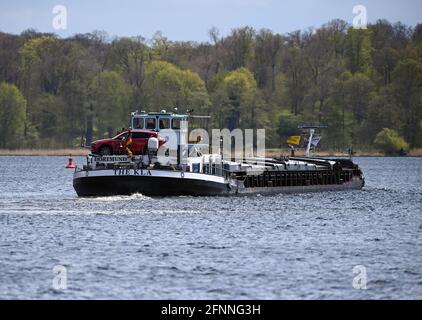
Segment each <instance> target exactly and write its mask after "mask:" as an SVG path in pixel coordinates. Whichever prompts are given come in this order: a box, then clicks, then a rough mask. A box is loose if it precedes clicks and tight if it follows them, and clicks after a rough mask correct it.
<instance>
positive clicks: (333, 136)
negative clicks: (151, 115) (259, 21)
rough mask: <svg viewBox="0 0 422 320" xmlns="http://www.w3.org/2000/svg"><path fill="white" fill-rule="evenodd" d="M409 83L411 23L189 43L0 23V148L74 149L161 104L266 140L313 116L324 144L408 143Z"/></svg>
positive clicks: (420, 36)
mask: <svg viewBox="0 0 422 320" xmlns="http://www.w3.org/2000/svg"><path fill="white" fill-rule="evenodd" d="M421 86H422V24H418V25H417V26H415V27H409V26H406V25H404V24H402V23H396V24H391V23H390V22H388V21H386V20H379V21H377V22H376V23H374V24H371V25H369V26H368V28H367V29H354V28H353V27H351V26H350V25H349V24H348V23H346V22H345V21H342V20H333V21H331V22H329V23H327V24H325V25H323V26H321V27H320V28H318V29H309V30H306V31H295V32H291V33H288V34H277V33H274V32H272V31H271V30H267V29H261V30H254V29H253V28H251V27H243V28H237V29H234V30H232V31H231V33H230V34H228V35H226V36H221V35H220V33H219V31H218V30H217V29H216V28H212V29H211V30H210V31H209V41H206V42H201V43H197V42H189V41H188V42H186V41H183V42H182V41H171V40H169V39H168V38H166V37H165V36H164V35H163V34H162V33H160V32H157V33H156V34H155V35H154V37H153V38H152V39H150V40H147V39H145V38H143V37H141V36H137V37H118V38H117V37H116V38H110V37H109V36H108V35H107V34H106V33H105V32H101V31H95V32H92V33H87V34H76V35H74V36H72V37H69V38H65V39H62V38H59V37H58V36H56V35H54V34H49V33H39V32H36V31H34V30H26V31H24V32H22V33H21V34H20V35H14V34H8V33H0V148H22V147H39V148H59V147H75V146H79V145H80V144H81V141H84V140H86V141H87V142H88V143H89V142H90V141H92V140H93V139H98V138H103V137H109V136H112V135H113V134H114V133H115V132H116V130H117V129H119V128H122V127H125V126H127V125H128V123H129V114H130V112H131V111H134V110H139V111H140V110H146V111H159V110H162V109H166V110H168V111H171V110H173V108H178V111H179V112H186V110H187V109H194V110H195V111H194V114H200V115H210V116H211V117H212V118H211V119H212V120H211V125H210V126H211V127H213V128H229V129H234V128H241V129H246V128H251V129H257V128H265V129H266V138H267V146H269V147H280V146H285V140H286V138H287V137H288V136H291V135H297V134H300V131H298V130H299V129H298V126H299V125H301V124H308V125H310V124H312V125H318V124H323V125H328V126H329V127H328V129H325V130H324V131H323V140H322V147H323V148H325V149H331V150H338V151H341V150H344V149H346V148H347V146H350V145H353V146H354V148H355V149H361V150H365V149H367V150H370V149H374V148H377V147H378V148H387V147H388V148H392V145H394V147H393V150H396V149H398V148H401V149H403V148H404V149H408V148H418V147H422V88H421ZM385 145H387V147H386V146H385Z"/></svg>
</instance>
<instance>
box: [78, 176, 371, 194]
mask: <svg viewBox="0 0 422 320" xmlns="http://www.w3.org/2000/svg"><path fill="white" fill-rule="evenodd" d="M363 186H364V180H363V179H358V178H355V179H353V180H351V181H349V182H346V183H343V184H334V185H311V186H286V187H257V188H245V187H243V186H239V188H237V187H235V186H230V185H229V184H227V183H218V182H213V181H206V180H197V179H186V178H183V179H178V178H168V177H150V176H102V177H79V178H75V179H74V180H73V187H74V188H75V191H76V193H77V194H78V196H80V197H103V196H114V195H132V194H135V193H139V194H143V195H146V196H150V197H166V196H229V195H251V194H282V193H308V192H327V191H345V190H360V189H362V188H363Z"/></svg>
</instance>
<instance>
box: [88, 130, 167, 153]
mask: <svg viewBox="0 0 422 320" xmlns="http://www.w3.org/2000/svg"><path fill="white" fill-rule="evenodd" d="M129 134H130V135H131V138H132V145H131V148H130V149H131V151H132V152H133V154H134V155H139V154H146V151H147V148H148V139H149V138H151V137H154V138H157V139H158V142H159V146H160V147H161V146H162V145H163V144H164V143H165V142H166V140H165V139H164V138H163V137H161V136H159V135H158V133H157V132H155V131H147V130H130V131H124V132H122V133H120V134H118V135H117V136H115V137H114V138H109V139H102V140H97V141H94V142H93V143H92V144H91V153H93V154H99V155H102V156H105V155H113V154H115V155H118V154H126V142H127V139H128V137H129Z"/></svg>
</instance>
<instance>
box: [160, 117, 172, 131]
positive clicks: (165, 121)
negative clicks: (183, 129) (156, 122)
mask: <svg viewBox="0 0 422 320" xmlns="http://www.w3.org/2000/svg"><path fill="white" fill-rule="evenodd" d="M160 129H170V119H169V118H161V119H160Z"/></svg>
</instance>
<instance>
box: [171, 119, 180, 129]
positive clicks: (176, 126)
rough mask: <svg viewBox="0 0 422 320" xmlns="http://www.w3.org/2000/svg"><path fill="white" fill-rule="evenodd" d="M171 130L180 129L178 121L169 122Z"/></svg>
mask: <svg viewBox="0 0 422 320" xmlns="http://www.w3.org/2000/svg"><path fill="white" fill-rule="evenodd" d="M171 128H172V129H177V130H178V129H180V119H172V120H171Z"/></svg>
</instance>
